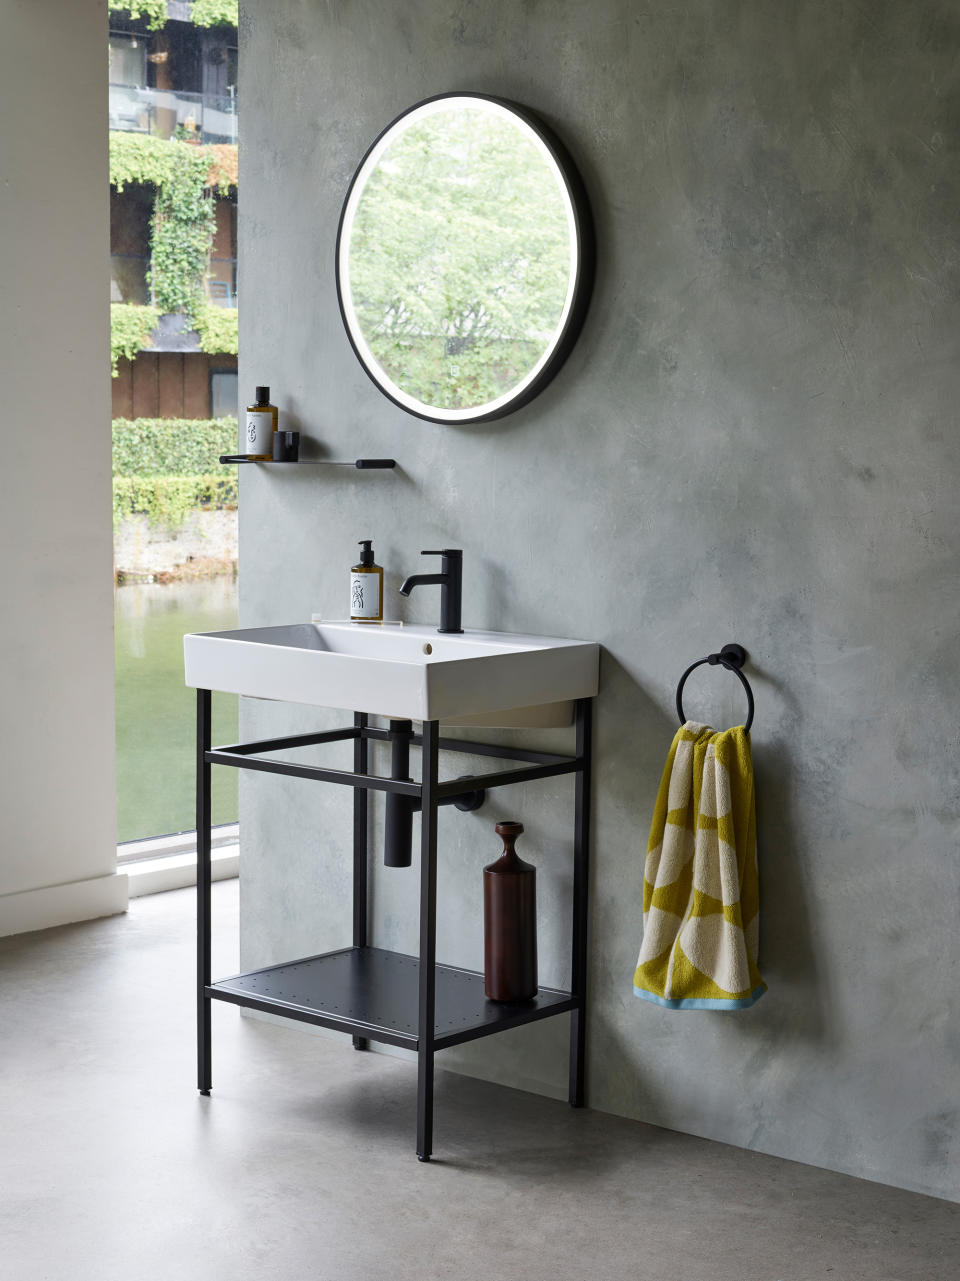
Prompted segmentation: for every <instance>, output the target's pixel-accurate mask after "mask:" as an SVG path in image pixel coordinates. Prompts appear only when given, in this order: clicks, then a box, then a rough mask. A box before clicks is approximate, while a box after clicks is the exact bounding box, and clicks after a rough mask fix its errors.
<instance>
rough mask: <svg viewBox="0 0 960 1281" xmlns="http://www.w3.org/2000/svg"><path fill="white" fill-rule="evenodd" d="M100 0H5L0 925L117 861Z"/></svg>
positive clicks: (105, 894) (78, 909)
mask: <svg viewBox="0 0 960 1281" xmlns="http://www.w3.org/2000/svg"><path fill="white" fill-rule="evenodd" d="M106 70H107V6H106V0H58V2H57V3H49V2H47V0H45V2H44V3H36V0H4V3H3V6H2V36H0V119H2V120H3V126H2V128H3V150H2V155H0V228H2V236H0V297H2V317H3V339H2V342H0V379H2V382H0V388H2V390H0V403H2V405H3V417H4V422H3V453H2V460H0V547H2V558H0V646H2V656H3V661H2V665H0V708H2V719H0V935H2V934H12V933H18V932H20V931H22V930H29V929H40V928H43V927H45V926H48V925H56V924H61V923H63V922H65V921H73V920H83V919H86V918H88V917H94V916H102V915H106V914H108V913H111V912H117V911H122V910H123V909H124V907H125V906H126V878H125V877H118V876H116V874H115V873H116V817H115V814H116V807H115V800H114V737H113V735H114V729H113V595H112V551H111V536H112V527H111V521H112V517H111V491H110V468H111V458H110V374H109V358H108V348H109V314H108V301H109V292H108V282H109V268H108V257H109V205H108V194H109V176H108V161H107V76H106Z"/></svg>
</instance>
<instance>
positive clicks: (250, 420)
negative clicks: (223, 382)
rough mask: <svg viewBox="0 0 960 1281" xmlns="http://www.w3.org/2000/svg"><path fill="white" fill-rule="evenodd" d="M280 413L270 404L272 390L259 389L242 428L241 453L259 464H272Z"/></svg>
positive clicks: (248, 408)
mask: <svg viewBox="0 0 960 1281" xmlns="http://www.w3.org/2000/svg"><path fill="white" fill-rule="evenodd" d="M278 419H279V413H278V411H277V407H276V405H271V404H270V388H269V387H258V388H257V399H256V401H255V403H254V404H252V405H248V406H247V414H246V419H245V421H244V423H243V425H242V426H241V428H240V451H239V452H240V453H241V454H246V456H247V457H248V458H253V459H256V461H257V462H264V463H267V462H270V460H271V459H272V458H273V433H274V432H275V431H276V430H277V423H278Z"/></svg>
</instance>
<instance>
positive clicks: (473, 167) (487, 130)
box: [337, 93, 593, 423]
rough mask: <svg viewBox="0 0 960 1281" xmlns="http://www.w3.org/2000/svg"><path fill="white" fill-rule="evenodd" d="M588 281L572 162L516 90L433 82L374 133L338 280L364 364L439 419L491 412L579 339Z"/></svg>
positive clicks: (343, 221) (400, 396) (550, 371)
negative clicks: (519, 102)
mask: <svg viewBox="0 0 960 1281" xmlns="http://www.w3.org/2000/svg"><path fill="white" fill-rule="evenodd" d="M592 284H593V227H592V221H591V218H590V210H589V206H588V204H587V199H586V195H585V192H584V188H583V183H582V182H581V180H580V178H579V175H578V174H577V172H576V170H575V169H574V167H573V164H572V163H571V161H570V159H569V157H568V156H567V154H566V152H565V151H564V149H563V147H562V146H561V144H560V143H559V141H558V140H557V139H556V138H555V137H554V136H553V135H552V134H551V133H550V131H549V130H548V129H547V128H546V126H545V125H543V124H541V123H540V122H539V121H537V120H536V119H535V118H534V117H533V116H532V115H531V114H530V113H529V112H528V111H526V110H525V109H524V108H522V107H518V106H516V105H515V104H513V103H509V102H503V101H501V100H499V99H496V98H488V97H485V96H484V95H482V94H471V93H457V94H442V95H440V96H439V97H436V98H429V99H428V100H427V101H426V102H421V103H418V104H417V106H415V107H412V108H411V109H410V110H409V111H406V112H404V114H403V115H401V116H399V117H398V118H397V119H396V120H395V121H394V122H393V123H392V124H391V125H389V126H388V127H387V128H386V129H385V130H384V131H383V133H382V134H381V135H380V136H379V138H377V140H376V141H375V142H374V144H373V146H372V147H371V148H370V150H369V151H368V152H367V154H366V156H365V157H364V159H363V161H362V163H361V165H360V168H359V169H358V170H357V173H356V175H355V177H354V179H353V182H352V183H351V186H350V190H349V192H348V193H347V198H346V201H345V203H344V206H343V213H342V215H341V218H340V230H339V232H338V235H337V293H338V296H339V300H340V310H341V312H342V313H343V320H344V324H345V325H346V329H347V334H348V335H349V338H350V341H351V343H352V344H353V348H354V351H355V352H356V353H357V356H358V358H359V359H360V362H361V364H362V365H363V367H364V369H365V370H366V371H367V373H368V374H369V375H370V377H371V378H372V379H373V381H374V382H375V383H376V384H377V386H378V387H379V388H380V389H381V391H383V392H384V393H385V394H386V395H387V396H389V397H390V399H391V400H393V401H395V402H396V403H397V404H398V405H400V406H402V407H403V408H404V409H406V410H408V411H409V412H410V413H411V414H416V415H417V416H418V417H420V418H428V419H431V420H432V421H434V422H461V423H469V422H481V421H483V420H486V419H492V418H500V417H501V416H502V415H504V414H507V413H510V412H511V411H512V410H514V409H518V408H519V407H520V406H521V405H523V404H526V403H527V401H529V400H531V399H532V398H533V397H534V396H535V395H536V394H537V393H538V392H539V391H541V390H542V389H543V387H544V386H545V385H546V384H547V383H548V382H549V380H550V379H551V378H552V377H553V375H554V374H555V373H556V372H557V370H558V369H559V367H560V365H561V364H562V363H563V361H564V359H565V358H566V356H567V354H568V353H569V351H570V349H571V347H572V346H573V343H574V342H575V340H576V337H577V334H578V332H579V330H580V326H581V325H582V323H583V318H584V315H585V313H586V309H587V303H588V302H589V297H590V289H591V287H592Z"/></svg>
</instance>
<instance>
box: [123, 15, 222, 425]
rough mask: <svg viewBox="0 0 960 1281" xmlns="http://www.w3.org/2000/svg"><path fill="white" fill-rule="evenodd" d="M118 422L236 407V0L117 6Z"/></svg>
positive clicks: (188, 415)
mask: <svg viewBox="0 0 960 1281" xmlns="http://www.w3.org/2000/svg"><path fill="white" fill-rule="evenodd" d="M109 8H110V89H109V96H110V265H111V275H110V299H111V357H112V361H113V374H114V379H113V414H114V417H116V418H140V417H161V418H178V417H186V418H206V417H220V416H222V415H224V414H232V413H235V412H236V404H237V387H236V380H237V374H236V369H237V359H236V353H237V275H236V243H237V239H236V238H237V217H236V215H237V124H238V102H237V0H192V3H191V2H190V0H127V2H125V3H124V2H122V0H109Z"/></svg>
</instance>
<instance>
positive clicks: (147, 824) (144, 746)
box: [114, 576, 237, 841]
mask: <svg viewBox="0 0 960 1281" xmlns="http://www.w3.org/2000/svg"><path fill="white" fill-rule="evenodd" d="M114 597H115V609H114V619H115V645H116V727H117V840H118V841H133V840H138V839H140V838H142V837H147V836H161V835H166V834H168V833H170V832H183V831H190V830H192V829H193V828H194V827H195V825H196V819H195V815H194V804H195V786H196V783H195V751H196V691H194V690H192V689H188V688H187V687H186V686H185V685H184V683H183V635H184V632H213V631H221V630H223V629H226V628H230V627H236V625H237V584H236V579H234V578H232V577H230V576H224V577H220V578H208V579H204V580H201V581H200V582H193V583H170V584H166V585H162V584H159V583H136V584H130V585H129V586H121V587H117V588H116V590H115V593H114ZM213 741H214V743H235V742H236V741H237V699H236V697H235V696H233V695H229V694H214V696H213ZM212 774H213V821H214V823H233V822H236V818H237V771H236V770H224V769H215V770H213V771H212Z"/></svg>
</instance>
